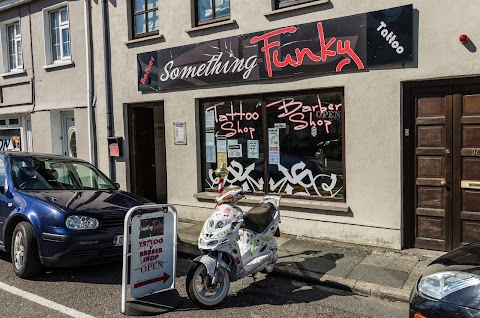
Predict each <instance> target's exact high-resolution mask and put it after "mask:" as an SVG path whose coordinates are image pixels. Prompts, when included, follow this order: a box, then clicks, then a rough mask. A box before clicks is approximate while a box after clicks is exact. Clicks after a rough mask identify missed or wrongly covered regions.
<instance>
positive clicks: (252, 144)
mask: <svg viewBox="0 0 480 318" xmlns="http://www.w3.org/2000/svg"><path fill="white" fill-rule="evenodd" d="M259 144H260V143H259V142H258V140H247V148H248V149H247V157H248V158H249V159H258V158H259V157H258V152H259V151H258V149H259Z"/></svg>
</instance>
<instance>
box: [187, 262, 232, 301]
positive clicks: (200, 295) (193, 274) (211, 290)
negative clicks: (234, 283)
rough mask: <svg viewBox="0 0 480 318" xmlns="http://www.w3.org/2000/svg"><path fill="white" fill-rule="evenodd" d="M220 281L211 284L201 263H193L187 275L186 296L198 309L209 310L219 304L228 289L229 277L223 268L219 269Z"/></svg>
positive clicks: (210, 279)
mask: <svg viewBox="0 0 480 318" xmlns="http://www.w3.org/2000/svg"><path fill="white" fill-rule="evenodd" d="M219 271H220V280H219V282H218V283H216V284H212V278H211V277H210V276H209V275H208V273H207V268H206V267H205V265H204V264H202V263H195V264H194V265H193V266H192V268H190V270H189V271H188V274H187V282H186V285H187V286H186V287H187V294H188V297H189V298H190V300H191V301H192V302H193V303H194V304H195V305H197V306H198V307H200V308H210V307H213V306H215V305H218V304H219V303H221V302H222V301H223V300H224V299H225V297H226V296H227V294H228V290H229V289H230V277H229V276H228V273H227V271H226V270H225V268H223V267H220V268H219Z"/></svg>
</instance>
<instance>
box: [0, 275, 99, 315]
mask: <svg viewBox="0 0 480 318" xmlns="http://www.w3.org/2000/svg"><path fill="white" fill-rule="evenodd" d="M0 289H3V290H4V291H6V292H9V293H11V294H14V295H17V296H20V297H23V298H25V299H27V300H30V301H33V302H35V303H37V304H40V305H42V306H44V307H48V308H50V309H53V310H56V311H59V312H61V313H62V314H65V315H68V316H70V317H75V318H95V317H93V316H90V315H87V314H84V313H83V312H80V311H77V310H75V309H72V308H69V307H66V306H63V305H60V304H57V303H56V302H53V301H51V300H48V299H46V298H43V297H40V296H38V295H35V294H32V293H29V292H26V291H23V290H21V289H18V288H16V287H13V286H10V285H7V284H4V283H2V282H0Z"/></svg>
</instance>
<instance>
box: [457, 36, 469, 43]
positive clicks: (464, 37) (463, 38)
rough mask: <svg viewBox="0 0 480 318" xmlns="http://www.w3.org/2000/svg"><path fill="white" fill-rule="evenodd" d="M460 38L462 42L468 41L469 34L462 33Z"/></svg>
mask: <svg viewBox="0 0 480 318" xmlns="http://www.w3.org/2000/svg"><path fill="white" fill-rule="evenodd" d="M458 39H459V40H460V42H462V43H466V42H467V41H468V36H467V35H466V34H462V35H460V37H459V38H458Z"/></svg>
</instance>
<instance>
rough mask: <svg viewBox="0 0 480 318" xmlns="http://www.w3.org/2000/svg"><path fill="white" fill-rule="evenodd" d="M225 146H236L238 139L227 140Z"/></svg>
mask: <svg viewBox="0 0 480 318" xmlns="http://www.w3.org/2000/svg"><path fill="white" fill-rule="evenodd" d="M227 144H228V145H229V146H230V145H238V139H228V140H227Z"/></svg>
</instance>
